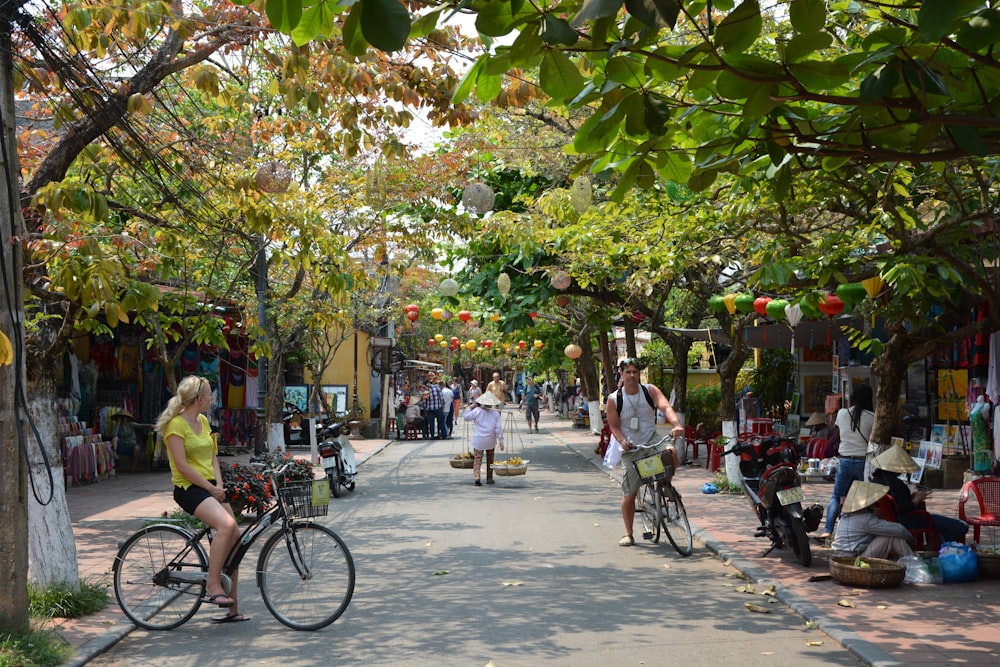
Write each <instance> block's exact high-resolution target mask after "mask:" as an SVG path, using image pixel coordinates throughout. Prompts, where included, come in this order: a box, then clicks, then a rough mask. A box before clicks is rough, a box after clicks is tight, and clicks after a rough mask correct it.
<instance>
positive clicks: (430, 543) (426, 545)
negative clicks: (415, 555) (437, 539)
mask: <svg viewBox="0 0 1000 667" xmlns="http://www.w3.org/2000/svg"><path fill="white" fill-rule="evenodd" d="M432 544H434V543H433V542H428V543H427V544H425V545H424V546H425V547H429V546H430V545H432Z"/></svg>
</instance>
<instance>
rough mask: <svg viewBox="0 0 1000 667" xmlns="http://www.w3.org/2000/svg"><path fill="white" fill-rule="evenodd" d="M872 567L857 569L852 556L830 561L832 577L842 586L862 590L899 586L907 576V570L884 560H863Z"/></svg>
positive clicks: (836, 557)
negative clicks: (857, 587)
mask: <svg viewBox="0 0 1000 667" xmlns="http://www.w3.org/2000/svg"><path fill="white" fill-rule="evenodd" d="M861 560H862V561H864V562H865V563H867V564H868V565H870V566H871V567H857V566H856V565H854V561H855V559H854V558H853V557H851V556H834V557H833V558H831V559H830V575H831V576H832V577H833V578H834V579H836V580H837V581H839V582H840V583H842V584H847V585H848V586H860V587H861V588H889V587H891V586H899V585H900V584H901V583H903V578H904V577H905V576H906V568H905V567H903V566H902V565H900V564H899V563H894V562H893V561H891V560H885V559H884V558H862V559H861Z"/></svg>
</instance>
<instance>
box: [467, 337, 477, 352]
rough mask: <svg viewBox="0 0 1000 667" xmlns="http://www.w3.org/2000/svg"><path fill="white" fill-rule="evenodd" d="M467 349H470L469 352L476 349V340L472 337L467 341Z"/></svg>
mask: <svg viewBox="0 0 1000 667" xmlns="http://www.w3.org/2000/svg"><path fill="white" fill-rule="evenodd" d="M465 349H466V350H468V351H469V352H472V351H473V350H474V349H476V341H474V340H471V339H470V340H468V341H466V343H465Z"/></svg>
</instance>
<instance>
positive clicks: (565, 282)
mask: <svg viewBox="0 0 1000 667" xmlns="http://www.w3.org/2000/svg"><path fill="white" fill-rule="evenodd" d="M570 282H572V279H571V278H570V277H569V274H568V273H566V272H565V271H556V272H555V273H553V274H552V286H553V287H555V288H556V289H566V288H567V287H569V284H570Z"/></svg>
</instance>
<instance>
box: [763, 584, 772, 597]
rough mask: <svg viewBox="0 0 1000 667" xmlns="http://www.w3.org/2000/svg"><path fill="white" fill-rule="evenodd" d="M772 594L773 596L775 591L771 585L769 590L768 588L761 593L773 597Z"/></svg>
mask: <svg viewBox="0 0 1000 667" xmlns="http://www.w3.org/2000/svg"><path fill="white" fill-rule="evenodd" d="M774 594H775V590H774V586H773V585H772V586H771V587H770V588H768V589H767V590H766V591H761V595H770V596H774Z"/></svg>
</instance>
